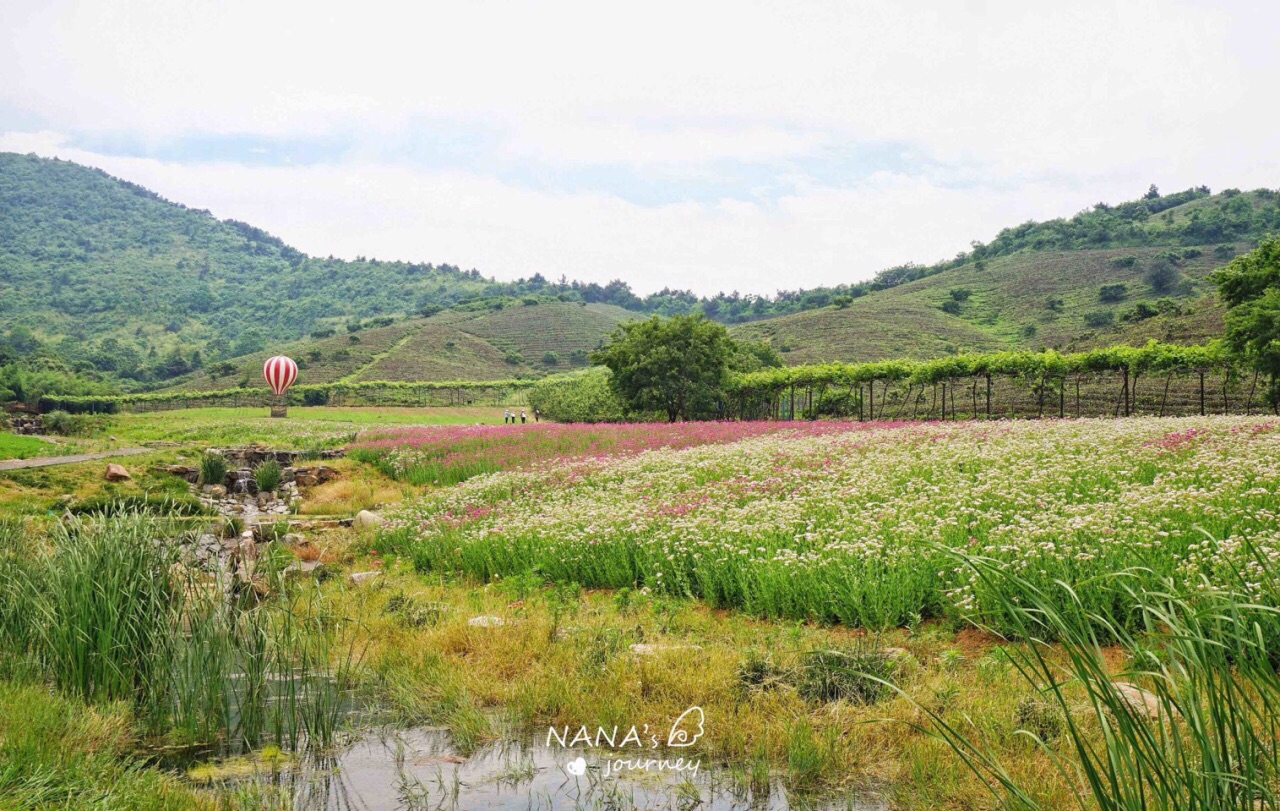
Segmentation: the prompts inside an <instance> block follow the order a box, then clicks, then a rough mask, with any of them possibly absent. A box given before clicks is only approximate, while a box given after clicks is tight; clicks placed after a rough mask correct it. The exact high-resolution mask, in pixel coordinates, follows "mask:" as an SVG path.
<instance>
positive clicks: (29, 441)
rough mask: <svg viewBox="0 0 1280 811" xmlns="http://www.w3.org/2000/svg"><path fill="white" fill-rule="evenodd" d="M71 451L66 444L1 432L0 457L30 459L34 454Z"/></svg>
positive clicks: (55, 453)
mask: <svg viewBox="0 0 1280 811" xmlns="http://www.w3.org/2000/svg"><path fill="white" fill-rule="evenodd" d="M70 452H71V451H70V450H68V449H67V448H66V447H65V446H62V445H54V444H52V443H49V442H45V441H44V440H42V439H36V438H35V437H33V436H17V435H15V434H8V433H0V459H30V458H31V457H33V456H58V455H60V454H64V453H70Z"/></svg>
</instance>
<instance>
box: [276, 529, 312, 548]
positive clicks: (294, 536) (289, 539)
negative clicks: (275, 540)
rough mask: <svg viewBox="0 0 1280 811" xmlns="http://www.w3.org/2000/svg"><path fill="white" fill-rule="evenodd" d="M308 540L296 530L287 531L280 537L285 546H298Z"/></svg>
mask: <svg viewBox="0 0 1280 811" xmlns="http://www.w3.org/2000/svg"><path fill="white" fill-rule="evenodd" d="M306 540H307V539H306V538H304V537H302V536H301V535H300V534H298V533H296V532H286V533H285V534H284V537H283V538H281V539H280V542H281V543H283V544H284V545H285V546H298V545H299V544H302V543H305V542H306Z"/></svg>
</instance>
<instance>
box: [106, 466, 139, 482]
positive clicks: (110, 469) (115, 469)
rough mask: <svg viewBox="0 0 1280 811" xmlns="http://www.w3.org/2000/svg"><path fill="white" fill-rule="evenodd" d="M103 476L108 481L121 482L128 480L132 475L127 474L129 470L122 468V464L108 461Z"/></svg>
mask: <svg viewBox="0 0 1280 811" xmlns="http://www.w3.org/2000/svg"><path fill="white" fill-rule="evenodd" d="M103 478H104V479H106V480H107V481H109V482H123V481H129V480H130V479H132V478H133V477H132V476H130V475H129V471H127V470H125V469H124V465H117V464H116V463H115V462H109V463H108V464H107V472H106V473H105V474H103Z"/></svg>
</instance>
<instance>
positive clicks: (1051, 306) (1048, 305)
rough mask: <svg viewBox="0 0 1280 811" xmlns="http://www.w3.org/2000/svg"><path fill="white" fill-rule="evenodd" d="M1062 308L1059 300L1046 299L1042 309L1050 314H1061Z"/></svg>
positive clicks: (1061, 302)
mask: <svg viewBox="0 0 1280 811" xmlns="http://www.w3.org/2000/svg"><path fill="white" fill-rule="evenodd" d="M1062 307H1063V301H1062V299H1060V298H1048V299H1045V301H1044V308H1045V309H1046V310H1050V311H1051V312H1055V313H1060V312H1062Z"/></svg>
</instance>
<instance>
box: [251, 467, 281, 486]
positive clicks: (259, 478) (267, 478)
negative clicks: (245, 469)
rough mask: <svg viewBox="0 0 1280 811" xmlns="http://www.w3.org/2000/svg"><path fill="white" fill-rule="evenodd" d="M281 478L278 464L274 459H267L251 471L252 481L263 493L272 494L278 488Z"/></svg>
mask: <svg viewBox="0 0 1280 811" xmlns="http://www.w3.org/2000/svg"><path fill="white" fill-rule="evenodd" d="M282 476H283V472H282V471H281V469H280V463H279V462H277V461H276V460H275V459H267V460H265V461H263V462H261V463H260V464H259V465H258V466H257V467H255V468H254V469H253V481H254V483H255V484H257V485H258V490H260V491H262V492H264V493H270V492H274V491H275V489H276V488H277V487H279V486H280V480H281V478H282Z"/></svg>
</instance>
